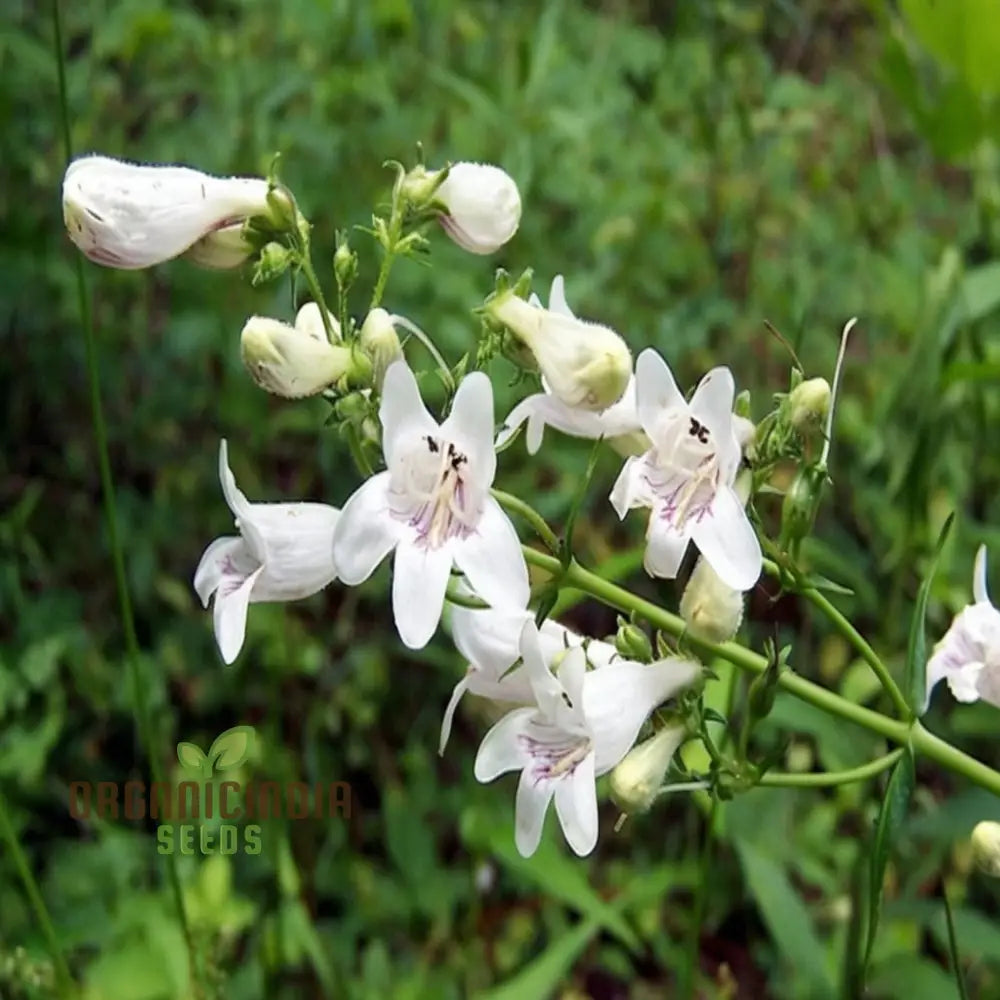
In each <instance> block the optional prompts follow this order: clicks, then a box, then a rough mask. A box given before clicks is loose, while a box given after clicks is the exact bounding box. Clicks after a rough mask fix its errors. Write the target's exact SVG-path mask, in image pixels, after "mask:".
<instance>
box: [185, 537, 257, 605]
mask: <svg viewBox="0 0 1000 1000" xmlns="http://www.w3.org/2000/svg"><path fill="white" fill-rule="evenodd" d="M227 565H230V566H235V567H236V568H245V571H246V573H252V572H253V571H254V569H255V568H256V567H257V566H258V565H259V564H258V563H257V562H256V561H255V560H254V559H253V557H252V556H251V555H250V551H249V549H247V546H246V543H245V542H244V541H243V539H242V538H236V537H235V536H233V535H227V536H224V537H223V538H216V539H215V541H214V542H211V543H210V544H209V546H208V548H207V549H205V551H204V553H203V554H202V557H201V559H200V560H199V562H198V568H197V569H196V570H195V571H194V589H195V592H196V593H197V594H198V596H199V597H200V598H201V603H202V606H203V607H206V608H207V607H208V602H209V600H210V599H211V597H212V594H213V593H214V592H215V591H216V589H217V588H218V586H219V584H220V583H221V582H222V578H223V576H224V574H225V572H226V568H227ZM242 575H245V574H242Z"/></svg>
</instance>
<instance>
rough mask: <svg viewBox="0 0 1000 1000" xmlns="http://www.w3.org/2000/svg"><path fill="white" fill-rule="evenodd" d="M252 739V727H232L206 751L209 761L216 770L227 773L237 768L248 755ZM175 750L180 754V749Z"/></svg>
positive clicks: (216, 738)
mask: <svg viewBox="0 0 1000 1000" xmlns="http://www.w3.org/2000/svg"><path fill="white" fill-rule="evenodd" d="M253 737H254V731H253V726H233V728H232V729H227V730H226V731H225V732H224V733H220V734H219V735H218V736H216V737H215V740H214V742H213V743H212V746H211V749H210V750H209V751H208V756H209V759H210V760H212V762H213V763H214V764H215V768H216V770H218V771H229V770H231V769H232V768H234V767H239V766H240V764H242V763H243V761H245V760H246V759H247V755H248V754H249V753H250V748H251V747H252V746H253ZM177 749H178V752H180V747H178V748H177Z"/></svg>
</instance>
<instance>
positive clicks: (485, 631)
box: [438, 605, 618, 753]
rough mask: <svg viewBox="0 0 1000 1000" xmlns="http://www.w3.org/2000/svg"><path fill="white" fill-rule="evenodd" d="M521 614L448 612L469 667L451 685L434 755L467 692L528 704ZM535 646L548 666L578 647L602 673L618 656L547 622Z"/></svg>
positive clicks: (607, 645)
mask: <svg viewBox="0 0 1000 1000" xmlns="http://www.w3.org/2000/svg"><path fill="white" fill-rule="evenodd" d="M532 620H533V616H532V614H531V612H530V611H527V610H524V609H520V610H518V609H500V610H498V609H495V608H463V607H460V606H457V605H456V606H455V607H454V608H453V609H452V612H451V628H452V639H453V640H454V642H455V646H456V648H457V649H458V651H459V652H460V653H461V654H462V656H464V657H465V659H466V660H467V661H468V669H467V670H466V673H465V676H464V677H463V678H462V679H461V680H460V681H459V682H458V683H457V684H456V685H455V688H454V690H453V691H452V694H451V700H450V701H449V702H448V707H447V708H446V709H445V713H444V721H443V722H442V724H441V741H440V744H439V747H438V752H439V753H444V748H445V746H446V745H447V743H448V737H449V735H450V734H451V725H452V720H453V719H454V716H455V709H456V708H458V703H459V702H460V701H461V699H462V695H464V694H465V693H466V692H469V693H470V694H475V695H479V696H480V697H482V698H491V699H493V700H494V701H514V702H525V703H526V702H531V701H533V695H532V688H531V684H530V683H529V681H528V675H527V672H526V671H525V669H524V668H523V667H522V666H515V664H516V663H517V661H518V660H519V659H520V657H521V650H520V635H521V630H522V629H523V628H524V625H525V622H528V621H532ZM538 642H539V644H540V646H541V649H542V655H543V658H544V660H545V662H546V663H553V662H554V661H556V660H557V659H558V658H559V656H560V655H561V654H562V653H564V652H565V651H566V650H567V649H571V648H573V647H577V646H580V647H583V648H584V649H585V650H586V655H587V661H588V662H589V663H590V664H591V665H592V666H594V667H603V666H605V665H606V664H608V663H610V662H611V660H612V659H613V658H616V657H617V656H618V654H617V652H616V651H615V647H614V646H612V645H611V644H610V643H607V642H601V641H600V640H598V639H585V638H584V637H583V636H581V635H578V634H577V633H576V632H573V631H572V630H570V629H568V628H566V627H565V626H564V625H560V624H559V623H558V622H555V621H553V620H552V619H551V618H548V619H546V620H545V621H544V622H542V625H541V627H540V628H539V630H538Z"/></svg>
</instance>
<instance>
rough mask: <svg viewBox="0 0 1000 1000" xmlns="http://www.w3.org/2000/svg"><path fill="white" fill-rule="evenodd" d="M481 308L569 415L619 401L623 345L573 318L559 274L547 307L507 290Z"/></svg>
mask: <svg viewBox="0 0 1000 1000" xmlns="http://www.w3.org/2000/svg"><path fill="white" fill-rule="evenodd" d="M485 308H486V313H487V314H488V315H489V316H490V317H491V318H492V319H493V320H495V321H496V322H498V323H501V324H502V325H503V326H505V327H506V328H507V329H508V330H510V331H511V333H512V334H513V335H514V336H515V337H517V339H518V340H520V341H521V342H522V343H523V344H524V345H525V347H527V348H528V350H529V351H531V353H532V355H534V358H535V361H536V362H537V364H538V368H539V370H540V371H541V373H542V378H543V379H544V380H545V383H546V391H547V392H548V393H551V394H552V395H553V396H555V397H556V399H558V400H559V401H560V402H561V403H562V404H563V405H564V406H565V407H567V408H568V409H569V410H570V411H577V410H590V411H593V412H596V413H601V412H602V411H607V409H608V408H609V407H610V406H612V405H613V404H614V403H617V402H618V401H619V400H620V399H621V398H622V396H623V394H624V393H625V388H626V386H627V385H628V383H629V379H630V378H631V375H632V354H631V353H630V351H629V349H628V345H627V344H626V343H625V341H624V340H622V338H621V337H620V336H619V335H618V334H617V333H616V332H615V331H614V330H612V329H611V328H610V327H607V326H602V325H601V324H600V323H589V322H587V321H586V320H582V319H578V318H577V317H576V316H575V315H574V313H573V312H572V310H571V309H570V308H569V305H568V304H567V302H566V296H565V294H564V291H563V280H562V276H561V275H560V276H557V277H556V279H555V280H554V281H553V282H552V289H551V292H550V294H549V308H548V309H545V308H543V307H542V304H541V302H540V301H539V299H538V298H537V297H536V296H532V297H531V299H530V300H528V301H527V302H526V301H525V300H524V299H522V298H519V297H518V296H517V295H515V294H514V292H513V291H511V290H507V291H505V292H502V293H500V294H498V295H496V296H495V297H494V298H493V299H491V300H489V301H488V302H487V304H486V307H485Z"/></svg>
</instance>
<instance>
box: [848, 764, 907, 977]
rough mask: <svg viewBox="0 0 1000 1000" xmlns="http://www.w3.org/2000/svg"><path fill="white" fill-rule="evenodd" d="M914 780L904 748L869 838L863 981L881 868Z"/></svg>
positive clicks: (875, 929)
mask: <svg viewBox="0 0 1000 1000" xmlns="http://www.w3.org/2000/svg"><path fill="white" fill-rule="evenodd" d="M914 780H915V774H914V768H913V752H912V750H910V749H909V748H907V752H906V753H904V754H903V756H902V757H900V758H899V763H898V764H896V766H895V767H894V768H893V769H892V774H891V775H890V776H889V783H888V784H887V785H886V789H885V798H884V800H883V801H882V809H881V811H880V812H879V815H878V820H877V821H876V823H875V837H874V840H873V841H872V851H871V875H870V878H869V883H868V892H869V894H870V895H869V899H868V942H867V944H866V945H865V957H864V961H863V962H862V963H861V979H862V983H863V982H864V975H865V970H866V969H867V968H868V963H869V961H870V960H871V955H872V945H874V944H875V938H876V936H877V934H878V921H879V917H880V916H881V913H882V883H883V880H884V879H885V869H886V866H887V865H888V863H889V854H890V852H891V850H892V844H893V841H894V840H895V838H896V834H897V833H898V832H899V828H900V826H901V825H902V823H903V819H904V818H905V816H906V808H907V806H908V805H909V802H910V795H911V794H912V792H913V784H914Z"/></svg>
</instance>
